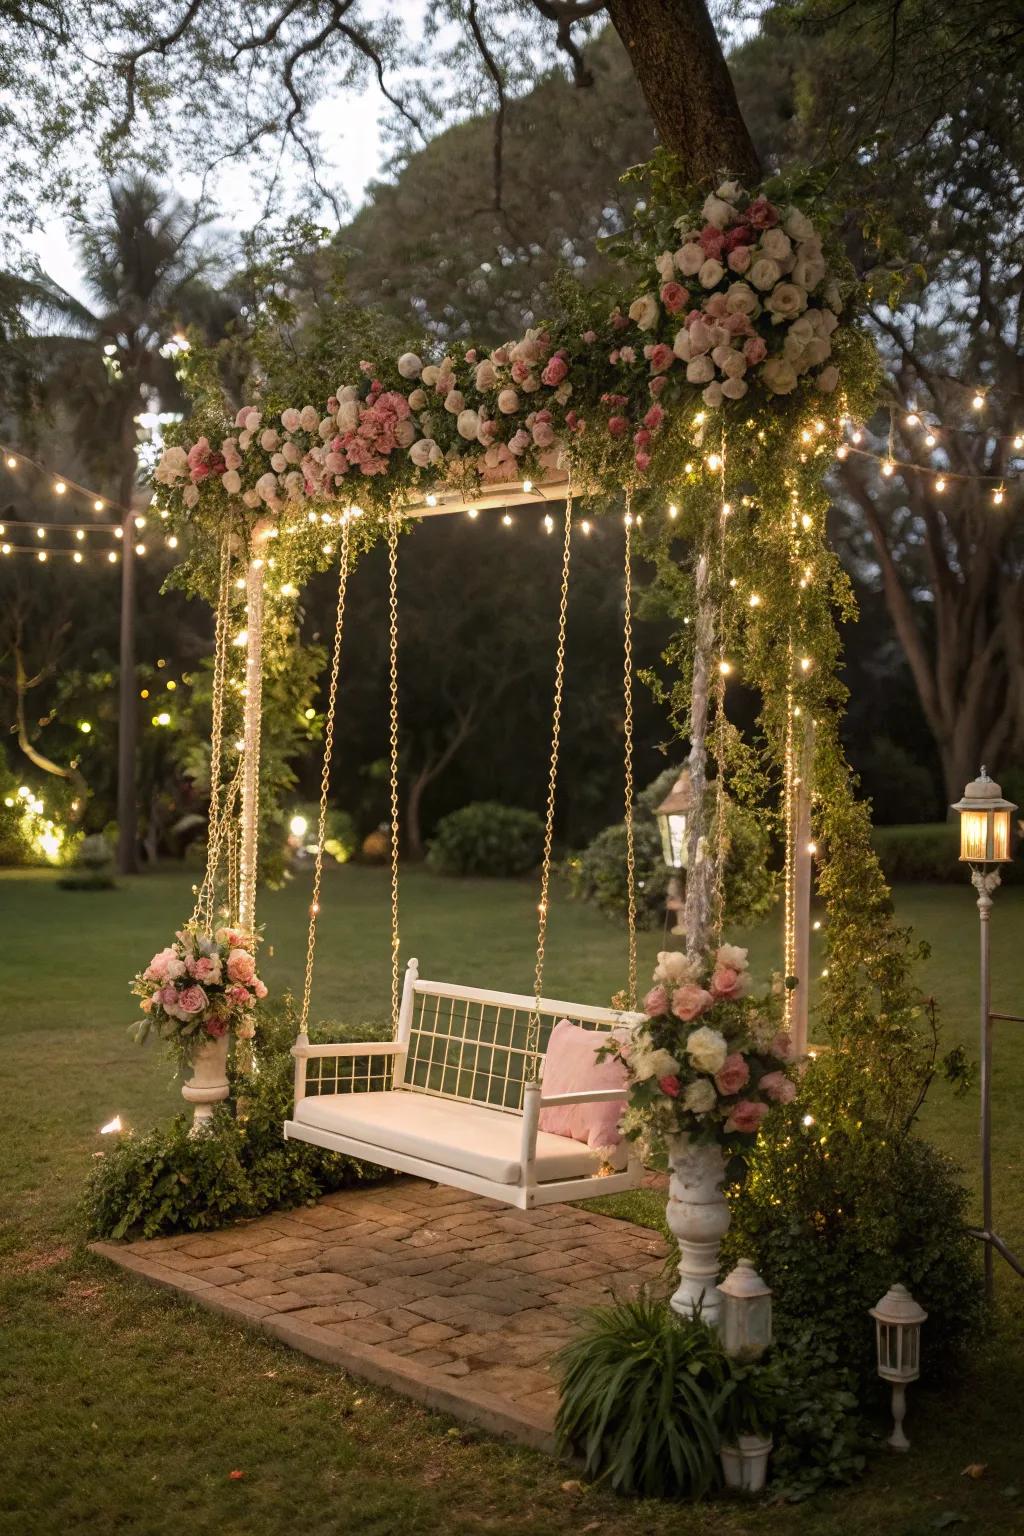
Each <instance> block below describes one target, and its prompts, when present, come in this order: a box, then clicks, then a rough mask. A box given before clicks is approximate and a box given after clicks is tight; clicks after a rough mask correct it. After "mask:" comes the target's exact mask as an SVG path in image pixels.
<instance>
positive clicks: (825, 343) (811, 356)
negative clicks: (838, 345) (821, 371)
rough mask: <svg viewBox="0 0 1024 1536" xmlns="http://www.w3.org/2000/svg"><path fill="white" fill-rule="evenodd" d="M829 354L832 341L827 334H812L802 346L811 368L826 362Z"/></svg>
mask: <svg viewBox="0 0 1024 1536" xmlns="http://www.w3.org/2000/svg"><path fill="white" fill-rule="evenodd" d="M831 356H832V343H831V342H830V341H829V339H828V337H827V336H812V337H811V339H810V341H809V342H808V343H807V346H806V347H805V348H804V357H805V358H806V359H807V363H808V366H809V367H811V368H817V366H818V364H819V363H824V362H826V361H827V360H828V359H829V358H830V357H831Z"/></svg>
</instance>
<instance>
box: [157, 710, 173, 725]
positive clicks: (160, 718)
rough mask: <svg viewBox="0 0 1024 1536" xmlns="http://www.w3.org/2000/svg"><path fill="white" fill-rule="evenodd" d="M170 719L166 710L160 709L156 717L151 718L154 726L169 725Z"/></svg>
mask: <svg viewBox="0 0 1024 1536" xmlns="http://www.w3.org/2000/svg"><path fill="white" fill-rule="evenodd" d="M170 723H171V717H170V715H169V714H168V713H167V711H166V709H162V710H161V711H160V713H159V714H158V715H154V716H153V724H154V725H170Z"/></svg>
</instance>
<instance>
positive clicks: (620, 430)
mask: <svg viewBox="0 0 1024 1536" xmlns="http://www.w3.org/2000/svg"><path fill="white" fill-rule="evenodd" d="M628 431H629V422H628V421H627V420H626V418H625V416H609V418H608V435H609V436H610V437H625V435H626V433H627V432H628Z"/></svg>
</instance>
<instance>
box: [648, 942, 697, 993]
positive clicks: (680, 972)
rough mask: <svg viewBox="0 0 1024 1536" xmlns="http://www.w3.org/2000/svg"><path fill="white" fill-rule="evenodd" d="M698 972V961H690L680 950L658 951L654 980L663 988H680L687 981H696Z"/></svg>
mask: <svg viewBox="0 0 1024 1536" xmlns="http://www.w3.org/2000/svg"><path fill="white" fill-rule="evenodd" d="M700 971H701V965H700V961H699V960H691V959H690V957H689V955H684V954H683V952H682V950H681V949H662V950H659V951H658V963H657V965H656V966H655V968H654V980H655V981H656V982H660V983H661V985H662V986H665V987H681V986H683V984H684V983H685V982H687V981H697V980H698V979H699V977H700Z"/></svg>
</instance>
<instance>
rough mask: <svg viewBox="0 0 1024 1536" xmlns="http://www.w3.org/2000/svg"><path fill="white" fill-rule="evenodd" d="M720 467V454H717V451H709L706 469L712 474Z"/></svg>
mask: <svg viewBox="0 0 1024 1536" xmlns="http://www.w3.org/2000/svg"><path fill="white" fill-rule="evenodd" d="M721 467H722V460H721V456H720V455H719V454H717V453H709V454H708V469H710V470H711V473H712V474H714V472H715V470H717V469H721Z"/></svg>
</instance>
